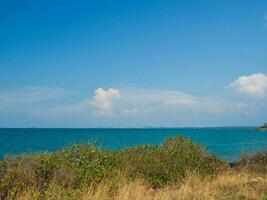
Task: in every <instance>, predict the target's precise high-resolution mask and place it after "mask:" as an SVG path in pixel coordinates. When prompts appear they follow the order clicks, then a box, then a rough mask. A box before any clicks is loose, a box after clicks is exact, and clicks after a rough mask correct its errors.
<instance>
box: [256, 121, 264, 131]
mask: <svg viewBox="0 0 267 200" xmlns="http://www.w3.org/2000/svg"><path fill="white" fill-rule="evenodd" d="M256 130H258V131H267V123H265V124H264V125H263V126H261V127H258V128H256Z"/></svg>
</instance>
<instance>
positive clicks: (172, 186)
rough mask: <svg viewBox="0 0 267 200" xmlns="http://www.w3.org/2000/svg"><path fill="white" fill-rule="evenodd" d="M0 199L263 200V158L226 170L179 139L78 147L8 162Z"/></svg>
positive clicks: (1, 174)
mask: <svg viewBox="0 0 267 200" xmlns="http://www.w3.org/2000/svg"><path fill="white" fill-rule="evenodd" d="M0 199H3V200H4V199H8V200H9V199H20V200H26V199H29V200H31V199H42V200H43V199H55V200H56V199H60V200H61V199H62V200H67V199H84V200H87V199H93V200H104V199H114V200H115V199H118V200H128V199H132V200H137V199H138V200H139V199H140V200H141V199H144V200H146V199H151V200H152V199H158V200H164V199H185V200H186V199H267V152H259V153H257V154H255V155H245V156H243V158H242V159H241V160H240V161H238V162H236V163H234V164H231V166H230V165H229V164H228V163H226V162H224V161H222V160H220V159H218V158H217V157H216V156H215V155H212V154H210V153H209V152H207V151H206V149H205V148H203V146H201V145H199V144H195V143H194V142H192V141H191V140H188V139H187V138H184V137H180V136H179V137H173V138H169V139H167V140H166V141H165V142H164V143H163V144H162V145H159V146H153V145H140V146H136V147H131V148H127V149H123V150H120V151H111V150H106V149H99V148H96V147H94V146H93V145H90V144H81V145H73V146H71V147H69V148H66V149H62V150H59V151H57V152H52V153H49V152H44V153H37V154H32V155H29V154H25V155H18V156H9V157H5V158H4V160H2V161H0Z"/></svg>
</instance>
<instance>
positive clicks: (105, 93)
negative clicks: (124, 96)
mask: <svg viewBox="0 0 267 200" xmlns="http://www.w3.org/2000/svg"><path fill="white" fill-rule="evenodd" d="M120 96H121V94H120V91H119V90H117V89H113V88H109V89H107V90H105V89H103V88H98V89H96V90H95V95H94V97H93V100H92V101H90V105H91V106H92V107H93V108H95V109H96V114H98V115H104V116H112V115H113V105H112V103H113V100H114V99H118V98H120Z"/></svg>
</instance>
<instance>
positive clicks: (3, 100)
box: [0, 87, 64, 109]
mask: <svg viewBox="0 0 267 200" xmlns="http://www.w3.org/2000/svg"><path fill="white" fill-rule="evenodd" d="M63 95H64V90H63V89H62V88H56V87H55V88H49V87H25V88H20V89H16V90H10V91H0V109H4V108H10V107H20V106H24V105H29V104H33V103H37V102H42V101H48V100H52V99H56V98H59V97H61V96H63Z"/></svg>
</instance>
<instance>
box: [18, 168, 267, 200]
mask: <svg viewBox="0 0 267 200" xmlns="http://www.w3.org/2000/svg"><path fill="white" fill-rule="evenodd" d="M53 191H54V193H53ZM266 194H267V175H255V174H250V173H248V172H239V173H237V172H232V171H228V172H225V173H223V174H220V175H218V176H217V177H216V178H213V179H208V178H203V177H201V176H198V175H196V174H194V175H188V176H187V178H186V179H185V180H184V181H183V183H182V184H181V185H180V186H173V187H168V188H165V189H157V190H155V189H151V188H150V187H149V186H148V185H146V184H145V183H144V182H142V181H134V182H126V181H122V180H121V181H120V182H119V183H118V182H116V183H114V182H113V183H112V182H105V183H102V184H99V185H98V186H87V187H86V186H85V187H84V188H83V189H79V190H76V191H67V190H66V189H64V188H61V189H60V188H56V186H55V187H52V190H50V191H49V196H46V197H45V198H44V197H43V198H44V199H60V200H71V199H81V200H176V199H177V200H217V199H218V200H220V199H222V200H223V199H225V200H229V199H230V200H231V199H233V200H238V199H240V200H241V199H242V200H243V199H244V200H245V199H247V200H252V199H255V200H257V199H259V200H264V199H266V196H265V197H264V195H266ZM40 196H41V194H38V193H37V192H36V191H34V190H27V191H25V192H23V193H21V194H20V195H19V196H18V198H17V199H19V200H35V199H38V198H40Z"/></svg>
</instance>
